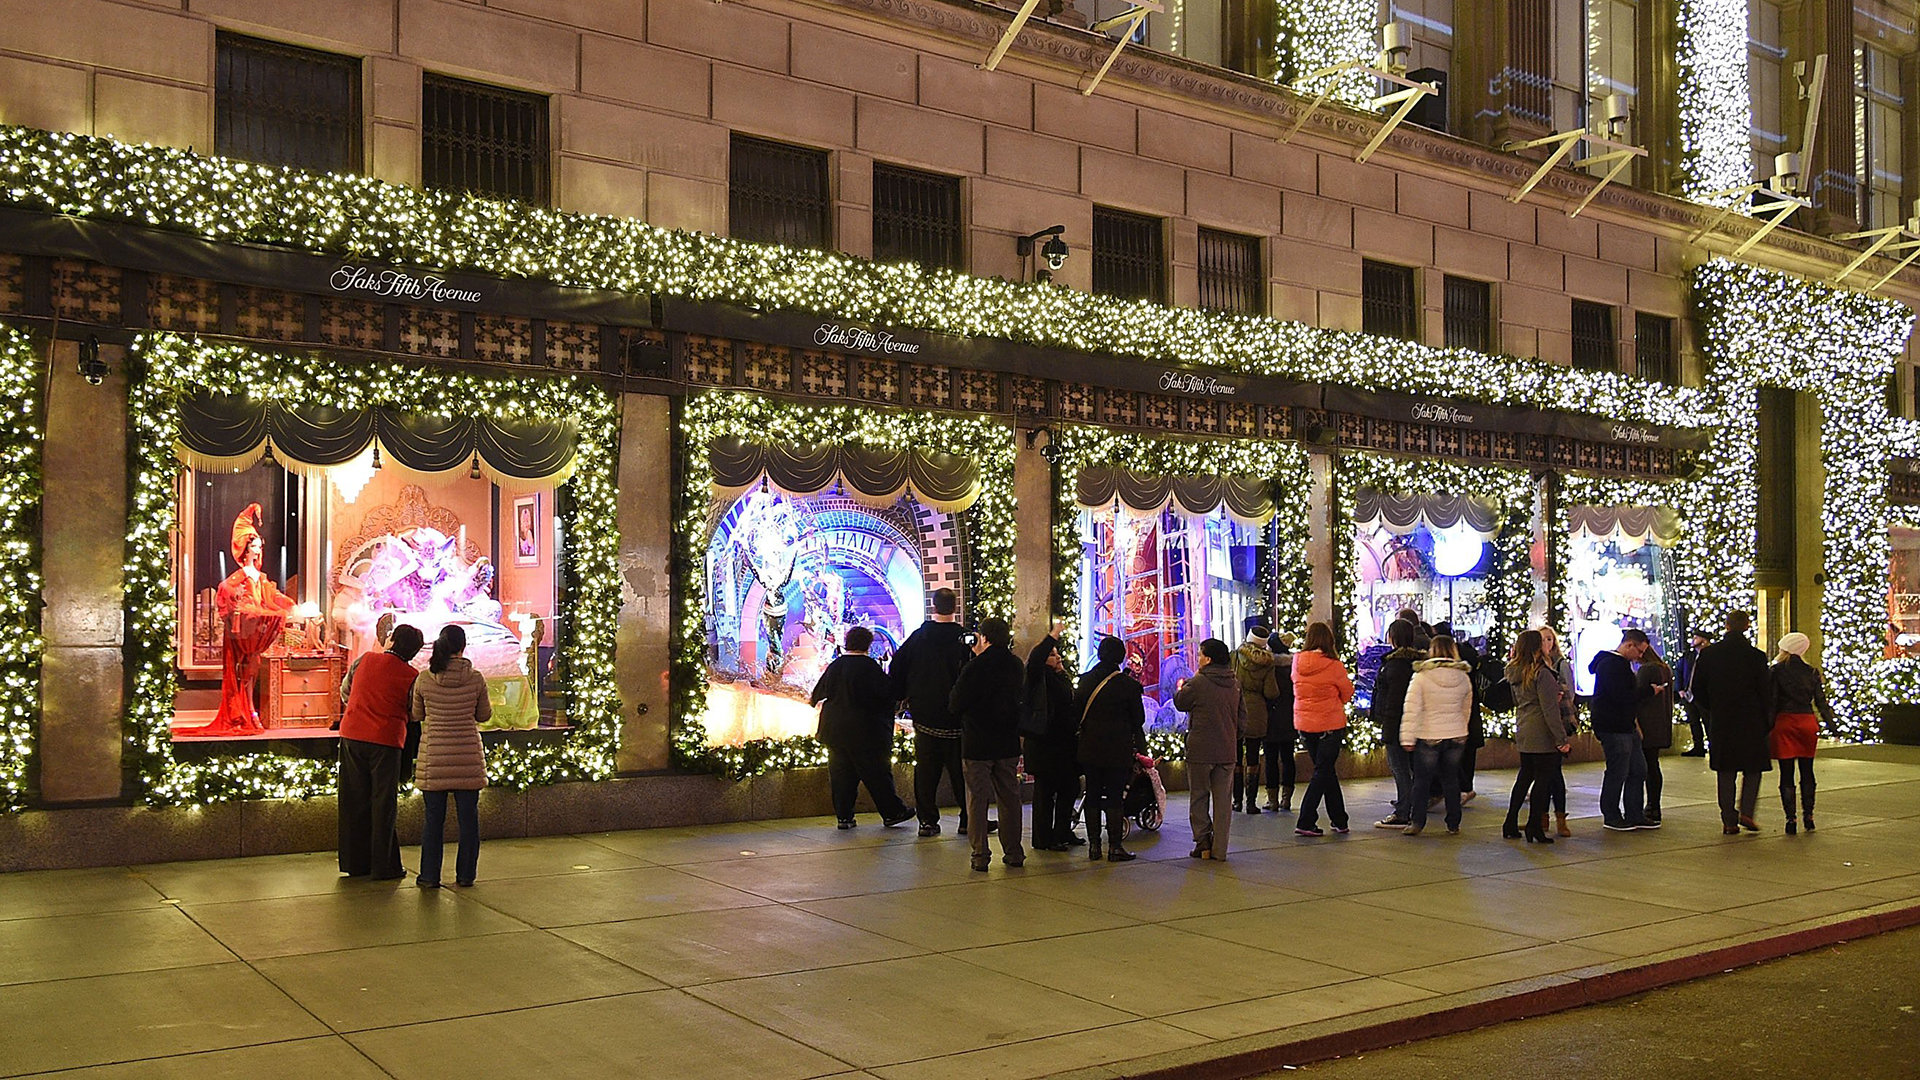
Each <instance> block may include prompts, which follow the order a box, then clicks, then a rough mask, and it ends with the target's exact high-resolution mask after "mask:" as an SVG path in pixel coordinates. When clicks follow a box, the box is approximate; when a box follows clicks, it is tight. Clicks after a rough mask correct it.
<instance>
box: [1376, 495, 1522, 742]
mask: <svg viewBox="0 0 1920 1080" xmlns="http://www.w3.org/2000/svg"><path fill="white" fill-rule="evenodd" d="M1353 530H1354V551H1355V555H1356V557H1357V560H1358V566H1357V567H1356V568H1355V571H1356V572H1355V583H1354V584H1355V588H1354V607H1355V610H1354V612H1353V617H1354V619H1355V629H1356V634H1355V636H1356V638H1357V640H1358V643H1359V655H1358V657H1357V659H1356V664H1355V666H1356V669H1357V673H1358V678H1357V679H1356V680H1355V704H1356V705H1357V706H1358V707H1361V708H1365V707H1366V706H1367V705H1368V704H1369V702H1370V701H1371V699H1372V689H1373V676H1374V675H1375V674H1376V673H1378V671H1379V669H1380V661H1381V660H1382V659H1383V658H1384V657H1385V656H1386V654H1387V653H1388V652H1390V651H1391V650H1390V648H1389V647H1388V646H1387V644H1386V637H1387V627H1388V626H1389V625H1390V624H1391V623H1392V622H1393V620H1394V616H1395V615H1396V613H1398V612H1400V611H1402V610H1409V609H1410V610H1412V611H1413V612H1414V614H1415V615H1417V616H1418V617H1419V618H1420V621H1422V622H1425V623H1436V622H1442V621H1445V622H1449V623H1451V624H1452V625H1453V631H1454V634H1455V635H1456V636H1459V637H1464V638H1467V639H1469V640H1479V639H1482V638H1484V637H1485V636H1486V634H1487V631H1488V630H1489V629H1490V628H1491V627H1492V625H1493V619H1494V611H1493V607H1492V602H1491V597H1490V594H1489V591H1488V584H1489V580H1490V578H1491V576H1492V573H1493V568H1494V549H1493V544H1492V541H1493V539H1494V538H1495V537H1496V536H1498V535H1499V519H1498V517H1497V516H1496V515H1495V512H1494V508H1493V507H1492V506H1491V505H1489V504H1488V503H1485V502H1482V501H1480V500H1478V499H1471V498H1464V497H1461V496H1455V495H1443V494H1438V493H1422V494H1416V495H1382V494H1380V493H1378V492H1375V491H1371V490H1367V491H1361V492H1359V493H1358V495H1357V496H1356V498H1355V500H1354V524H1353Z"/></svg>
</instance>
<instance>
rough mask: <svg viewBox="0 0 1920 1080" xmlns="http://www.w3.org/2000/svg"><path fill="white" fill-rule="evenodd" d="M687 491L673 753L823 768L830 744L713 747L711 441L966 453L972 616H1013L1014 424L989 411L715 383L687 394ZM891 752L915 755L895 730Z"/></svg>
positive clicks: (729, 768)
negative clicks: (970, 465) (975, 476)
mask: <svg viewBox="0 0 1920 1080" xmlns="http://www.w3.org/2000/svg"><path fill="white" fill-rule="evenodd" d="M679 427H680V459H681V461H682V463H683V465H682V469H681V474H680V475H681V489H680V491H679V493H678V509H677V515H676V519H675V524H674V550H675V556H674V574H675V576H676V578H677V580H678V583H679V588H680V594H679V610H678V615H677V617H676V618H675V620H674V641H673V702H674V706H673V720H672V733H671V734H672V743H673V756H674V762H675V764H677V765H680V766H681V767H683V768H688V769H694V770H698V771H702V772H717V773H720V774H722V775H725V776H728V777H731V778H733V779H736V780H737V779H741V778H744V777H748V776H755V775H758V774H760V773H764V772H769V771H774V770H779V769H793V768H802V767H807V766H816V765H825V764H826V762H827V755H826V749H825V748H824V747H822V746H821V745H820V743H819V741H818V740H817V739H814V738H813V737H811V736H797V737H795V738H790V739H754V740H751V741H749V742H747V743H746V744H744V745H742V746H708V745H707V729H706V723H705V717H706V711H707V624H708V621H709V619H710V618H711V615H712V613H711V612H710V611H709V610H708V607H707V574H706V550H707V544H708V542H709V541H710V540H711V539H712V538H713V529H714V526H715V523H716V522H715V518H714V515H713V458H712V455H711V454H710V453H709V452H708V450H707V447H709V446H711V445H712V444H713V442H714V440H716V439H727V438H734V439H741V440H744V441H746V442H750V443H756V444H761V445H773V446H792V445H807V446H819V445H822V444H833V445H840V444H852V445H856V446H865V447H871V448H874V449H877V450H889V451H892V450H901V449H906V448H913V449H918V450H923V451H929V452H932V453H939V454H952V455H955V456H957V457H966V458H971V459H972V460H973V462H974V466H975V468H977V469H978V470H979V477H980V494H979V497H978V498H977V499H976V500H975V501H974V504H973V505H972V506H971V507H969V508H968V509H967V510H966V511H965V513H964V515H963V520H964V521H965V522H966V526H967V536H968V543H969V545H970V554H971V556H972V563H973V574H972V575H971V577H970V579H969V584H970V585H971V588H972V593H973V595H971V596H965V597H963V598H962V603H963V604H964V605H965V607H966V611H967V615H968V618H969V620H978V619H983V618H989V617H993V616H998V617H1000V618H1003V619H1012V618H1013V606H1014V605H1013V577H1014V569H1013V535H1014V499H1013V429H1012V428H1010V427H1008V426H1007V425H1006V423H1005V422H1003V421H1000V420H996V419H994V418H993V417H989V416H946V415H937V414H934V413H926V412H913V411H907V410H900V411H882V410H879V409H870V408H861V407H857V406H850V405H829V406H813V405H793V404H786V403H783V402H776V401H771V400H769V399H767V398H764V397H761V396H759V395H757V394H746V393H736V392H731V391H715V392H709V393H704V394H699V395H696V396H694V397H692V398H689V399H688V401H687V403H686V406H685V408H684V410H683V411H682V414H681V418H680V425H679ZM896 736H897V737H896V738H895V740H894V752H895V758H896V760H900V761H911V760H912V746H911V742H910V741H909V740H907V739H906V738H905V736H904V735H903V734H900V733H896Z"/></svg>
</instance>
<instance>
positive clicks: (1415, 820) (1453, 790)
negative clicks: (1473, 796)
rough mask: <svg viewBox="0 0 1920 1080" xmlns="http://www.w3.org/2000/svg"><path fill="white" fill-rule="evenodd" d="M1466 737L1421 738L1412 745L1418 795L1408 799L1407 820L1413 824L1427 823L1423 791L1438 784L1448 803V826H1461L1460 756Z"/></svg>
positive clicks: (1464, 749)
mask: <svg viewBox="0 0 1920 1080" xmlns="http://www.w3.org/2000/svg"><path fill="white" fill-rule="evenodd" d="M1466 749H1467V744H1466V740H1465V739H1444V740H1442V741H1440V742H1433V741H1431V740H1428V739H1421V740H1420V741H1419V742H1416V743H1414V744H1413V790H1415V791H1417V792H1421V793H1422V794H1421V795H1419V796H1418V797H1415V798H1413V799H1410V800H1408V801H1409V802H1411V803H1412V805H1411V806H1410V807H1408V808H1407V820H1408V821H1409V822H1411V823H1412V824H1414V825H1421V826H1424V825H1425V824H1426V823H1427V799H1426V796H1425V794H1424V793H1425V792H1426V791H1427V789H1428V788H1430V787H1432V786H1433V785H1435V784H1438V785H1440V794H1441V797H1442V798H1443V799H1445V800H1446V804H1447V828H1449V829H1457V828H1459V827H1460V755H1461V754H1463V753H1465V752H1466Z"/></svg>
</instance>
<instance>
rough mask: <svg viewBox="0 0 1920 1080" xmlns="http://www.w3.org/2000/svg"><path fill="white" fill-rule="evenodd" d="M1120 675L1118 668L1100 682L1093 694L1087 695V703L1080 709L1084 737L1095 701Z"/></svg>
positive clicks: (1081, 731) (1081, 729)
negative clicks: (1116, 676) (1088, 716)
mask: <svg viewBox="0 0 1920 1080" xmlns="http://www.w3.org/2000/svg"><path fill="white" fill-rule="evenodd" d="M1118 674H1120V671H1119V669H1118V668H1116V669H1114V670H1113V671H1112V672H1111V673H1110V674H1108V675H1107V677H1106V678H1104V679H1101V680H1100V685H1098V686H1096V687H1094V688H1093V693H1091V694H1088V695H1087V703H1086V704H1085V705H1082V706H1081V707H1080V733H1081V734H1083V735H1084V734H1086V731H1087V714H1088V713H1090V712H1092V711H1093V701H1094V699H1095V698H1097V697H1099V696H1100V691H1102V690H1105V689H1106V688H1107V684H1108V683H1110V682H1112V681H1113V678H1114V676H1115V675H1118Z"/></svg>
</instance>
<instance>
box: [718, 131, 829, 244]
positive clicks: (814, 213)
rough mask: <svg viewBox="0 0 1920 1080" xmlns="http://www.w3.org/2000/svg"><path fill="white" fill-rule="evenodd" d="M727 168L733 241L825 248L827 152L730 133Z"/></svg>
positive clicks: (827, 208) (826, 238)
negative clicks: (730, 142) (754, 241)
mask: <svg viewBox="0 0 1920 1080" xmlns="http://www.w3.org/2000/svg"><path fill="white" fill-rule="evenodd" d="M731 155H732V156H731V159H730V163H729V165H728V168H727V177H728V192H727V231H728V232H729V233H730V234H731V235H732V236H733V237H734V238H735V239H737V240H757V241H759V242H761V243H766V244H787V245H790V246H792V247H810V248H824V247H826V246H828V244H829V243H830V242H831V238H832V235H833V230H832V228H831V227H830V224H829V217H830V214H831V213H832V209H833V195H832V191H831V189H830V188H829V186H828V184H827V152H826V151H825V150H813V149H809V148H808V147H804V146H789V145H788V144H786V143H778V142H770V141H768V140H766V139H755V138H752V137H750V136H746V135H735V136H734V137H733V144H732V151H731Z"/></svg>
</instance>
